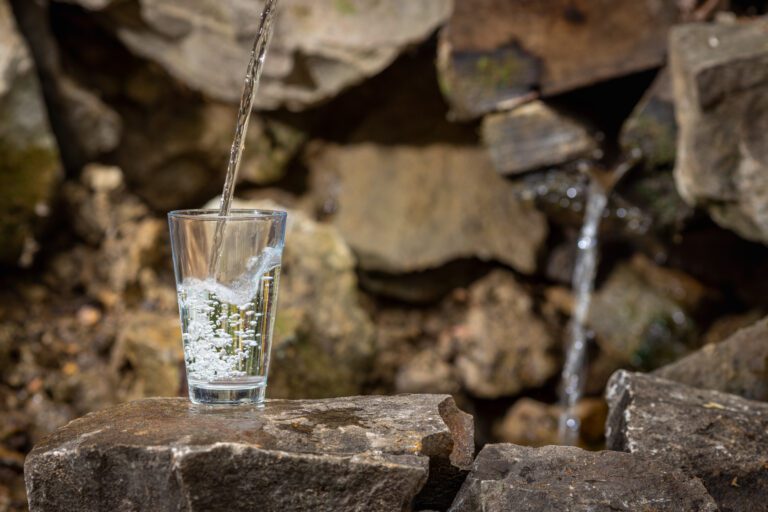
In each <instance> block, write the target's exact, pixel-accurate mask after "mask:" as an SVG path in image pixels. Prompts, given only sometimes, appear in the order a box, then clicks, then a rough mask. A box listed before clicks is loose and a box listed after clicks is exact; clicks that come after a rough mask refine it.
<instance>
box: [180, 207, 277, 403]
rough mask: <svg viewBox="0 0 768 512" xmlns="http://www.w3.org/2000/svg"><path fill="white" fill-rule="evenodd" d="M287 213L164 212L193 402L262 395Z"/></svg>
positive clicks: (255, 399) (254, 400) (257, 398)
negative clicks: (221, 213)
mask: <svg viewBox="0 0 768 512" xmlns="http://www.w3.org/2000/svg"><path fill="white" fill-rule="evenodd" d="M286 218H287V215H286V213H285V212H280V211H270V210H232V212H231V213H230V215H228V216H226V217H221V216H219V212H218V211H217V210H183V211H174V212H171V213H169V214H168V223H169V225H170V229H171V248H172V251H173V267H174V271H175V273H176V290H177V292H178V297H179V313H180V316H181V331H182V341H183V344H184V361H185V364H186V368H187V382H188V384H189V398H190V400H192V402H194V403H200V404H238V403H251V404H261V403H263V401H264V395H265V392H266V388H267V373H268V371H269V357H270V349H271V346H272V330H273V327H274V323H275V314H276V310H277V307H276V306H277V291H278V284H279V280H280V264H281V258H282V253H283V246H284V243H285V224H286Z"/></svg>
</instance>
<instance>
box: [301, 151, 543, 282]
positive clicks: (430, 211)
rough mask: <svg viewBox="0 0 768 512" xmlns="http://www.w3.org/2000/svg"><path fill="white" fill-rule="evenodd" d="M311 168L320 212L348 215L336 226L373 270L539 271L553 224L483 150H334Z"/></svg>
mask: <svg viewBox="0 0 768 512" xmlns="http://www.w3.org/2000/svg"><path fill="white" fill-rule="evenodd" d="M309 165H310V167H311V170H312V173H313V180H314V183H316V184H318V183H320V184H321V186H317V185H316V187H315V188H316V189H317V190H316V195H317V196H318V197H319V199H318V200H319V202H320V203H326V202H331V203H333V204H336V205H338V206H337V213H336V215H335V216H334V217H333V223H334V225H335V226H336V227H337V228H338V229H339V232H340V233H341V234H342V236H343V237H344V239H345V240H346V241H347V242H348V243H349V245H350V247H352V249H353V250H354V251H355V253H356V255H357V256H358V259H359V263H360V266H361V267H362V268H363V269H365V270H368V271H382V272H390V273H407V272H416V271H420V270H425V269H429V268H434V267H439V266H441V265H443V264H445V263H447V262H449V261H451V260H455V259H460V258H469V257H477V258H479V259H482V260H498V261H500V262H502V263H506V264H508V265H510V266H512V267H514V268H515V269H516V270H519V271H520V272H523V273H532V272H533V271H534V270H535V269H536V260H537V253H538V251H539V249H540V248H541V246H542V244H543V243H544V240H545V239H546V237H547V231H548V230H547V224H546V220H545V218H544V216H543V215H541V214H540V213H539V212H538V211H536V210H535V208H533V206H532V205H530V204H528V203H526V202H525V201H522V200H521V199H519V197H518V196H517V195H516V194H515V192H514V184H512V183H508V182H507V181H505V180H504V179H503V178H502V177H501V176H499V175H498V174H497V173H496V172H495V171H494V169H493V166H492V165H491V163H490V161H489V159H488V158H487V155H485V154H484V150H483V149H482V148H480V147H474V146H454V145H446V144H428V145H426V146H406V145H395V146H379V145H374V144H364V143H361V144H355V145H349V146H343V147H342V146H337V145H327V146H324V147H322V148H320V149H318V150H317V151H316V153H315V154H313V155H312V156H311V159H310V161H309ZM372 205H375V208H372Z"/></svg>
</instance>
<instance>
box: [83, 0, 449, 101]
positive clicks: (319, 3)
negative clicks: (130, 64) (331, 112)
mask: <svg viewBox="0 0 768 512" xmlns="http://www.w3.org/2000/svg"><path fill="white" fill-rule="evenodd" d="M70 1H74V0H70ZM78 3H82V4H86V5H87V4H92V3H93V0H78ZM101 3H103V2H101ZM451 5H452V2H450V0H424V1H421V2H411V1H409V0H393V1H392V2H386V3H380V2H377V1H375V0H343V1H339V0H287V1H286V2H283V3H281V5H280V6H279V12H278V13H277V15H276V19H275V31H274V38H273V41H272V45H271V49H270V51H269V57H268V59H267V61H266V65H265V68H264V76H263V78H262V83H261V88H260V90H259V94H258V96H257V98H256V105H257V108H270V109H273V108H278V107H288V108H289V109H291V110H303V109H305V108H307V107H310V106H313V105H317V104H319V103H322V102H324V101H327V100H329V99H331V98H333V97H334V96H335V95H337V94H338V93H339V92H341V91H342V90H344V89H346V88H348V87H350V86H352V85H355V84H357V83H360V82H362V81H363V80H364V79H366V78H368V77H371V76H374V75H376V74H378V73H379V72H381V71H382V70H383V69H384V68H386V67H387V66H388V65H389V64H391V63H392V62H393V61H394V60H395V59H396V58H397V56H398V55H399V54H400V53H401V52H402V51H403V50H404V49H406V48H408V47H409V46H410V45H412V44H416V43H419V42H421V41H423V40H425V39H427V38H428V37H429V36H430V35H431V34H432V33H433V32H434V31H435V29H436V28H438V27H439V26H440V25H441V24H442V23H443V22H444V21H445V20H446V19H447V17H448V16H449V14H450V11H451ZM139 6H140V10H139V16H140V19H136V14H135V13H133V12H130V13H127V14H125V15H123V12H124V11H121V10H120V9H117V8H115V9H112V10H108V11H107V13H108V14H110V15H111V16H110V23H109V25H110V29H111V30H112V31H114V32H115V34H116V35H117V36H118V37H119V38H120V40H121V41H122V42H123V43H124V44H125V45H126V46H127V47H128V48H129V49H130V50H131V51H132V52H133V53H135V54H136V55H139V56H142V57H145V58H148V59H150V60H152V61H155V62H157V63H158V64H159V65H160V66H162V67H163V68H165V69H166V70H167V71H168V73H170V74H171V75H173V76H174V77H175V78H177V79H178V80H179V81H181V82H183V83H185V84H187V85H189V86H190V87H192V88H193V89H195V90H198V91H201V92H203V93H204V94H205V95H206V96H208V97H211V98H214V99H217V100H224V101H227V102H231V103H236V102H237V101H239V99H240V95H241V93H242V87H243V77H244V76H245V68H246V65H247V62H248V56H249V52H250V50H251V47H252V45H253V37H254V36H255V34H256V31H257V27H258V23H259V19H260V17H259V13H260V12H261V7H262V6H263V2H250V3H241V2H237V1H235V0H227V1H226V2H213V3H212V2H210V1H208V0H199V1H196V2H187V3H185V4H184V5H175V4H173V5H171V4H167V3H164V2H157V1H154V0H140V2H139ZM211 69H216V71H217V72H216V73H211Z"/></svg>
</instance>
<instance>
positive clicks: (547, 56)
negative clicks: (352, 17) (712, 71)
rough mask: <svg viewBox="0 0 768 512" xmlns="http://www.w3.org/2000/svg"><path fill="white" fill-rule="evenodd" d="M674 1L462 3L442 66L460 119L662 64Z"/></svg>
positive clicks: (443, 42)
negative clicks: (536, 92)
mask: <svg viewBox="0 0 768 512" xmlns="http://www.w3.org/2000/svg"><path fill="white" fill-rule="evenodd" d="M679 18H680V13H679V12H678V6H677V5H676V3H675V2H637V1H634V0H621V1H615V0H588V1H582V2H579V3H578V4H575V3H573V2H570V1H568V0H542V1H537V2H507V1H505V0H466V1H462V2H457V3H456V6H455V9H454V12H453V16H452V17H451V19H450V21H449V23H448V25H447V26H446V28H445V29H444V30H443V32H442V33H441V35H440V51H439V53H440V55H439V60H438V67H439V70H440V75H441V85H442V88H443V92H444V93H445V95H446V97H447V98H448V99H449V101H450V103H451V105H452V107H453V110H454V113H455V114H456V115H458V116H460V117H465V118H466V117H476V116H478V115H482V114H485V113H487V112H491V111H493V110H496V109H498V108H506V107H507V106H509V105H514V104H516V103H519V102H522V101H526V100H527V99H530V97H531V96H532V95H533V92H534V91H541V93H542V94H543V95H545V96H548V95H551V94H556V93H560V92H564V91H568V90H571V89H575V88H577V87H582V86H585V85H590V84H593V83H595V82H598V81H601V80H606V79H609V78H615V77H618V76H622V75H626V74H629V73H633V72H636V71H641V70H644V69H649V68H653V67H656V66H658V65H660V64H661V63H662V62H663V60H664V55H665V51H666V39H667V37H666V36H667V32H668V30H669V28H670V27H671V26H672V25H673V24H674V23H676V22H677V21H679Z"/></svg>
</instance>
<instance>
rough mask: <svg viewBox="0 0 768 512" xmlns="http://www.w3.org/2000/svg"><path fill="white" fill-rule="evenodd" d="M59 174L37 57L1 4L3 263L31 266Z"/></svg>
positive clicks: (0, 250)
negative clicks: (35, 63) (40, 229)
mask: <svg viewBox="0 0 768 512" xmlns="http://www.w3.org/2000/svg"><path fill="white" fill-rule="evenodd" d="M60 170H61V164H60V161H59V152H58V147H57V145H56V140H55V139H54V137H53V135H52V133H51V129H50V125H49V123H48V117H47V113H46V108H45V104H44V102H43V98H42V95H41V91H40V84H39V82H38V79H37V74H36V71H35V68H34V64H33V62H32V56H31V54H30V52H29V49H28V48H27V46H26V43H25V42H24V41H23V39H22V37H21V35H20V34H19V32H18V30H17V27H16V22H15V21H14V18H13V14H12V13H11V8H10V5H9V3H8V2H7V0H0V265H15V264H17V263H21V264H23V265H24V266H29V265H31V264H32V261H33V258H34V253H35V251H36V249H37V247H38V244H37V242H36V241H35V229H36V228H37V227H39V226H40V224H41V222H42V221H43V220H44V218H45V217H47V216H48V215H49V213H50V209H51V201H52V199H53V196H54V192H55V187H56V184H57V182H58V180H59V177H60Z"/></svg>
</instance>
